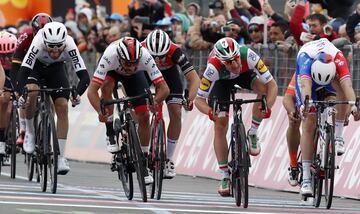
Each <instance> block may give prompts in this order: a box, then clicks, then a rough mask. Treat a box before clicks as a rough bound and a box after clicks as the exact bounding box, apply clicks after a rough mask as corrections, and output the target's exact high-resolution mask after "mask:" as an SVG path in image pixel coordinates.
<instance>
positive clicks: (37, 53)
mask: <svg viewBox="0 0 360 214" xmlns="http://www.w3.org/2000/svg"><path fill="white" fill-rule="evenodd" d="M42 33H43V29H40V30H39V31H38V33H37V34H36V35H35V37H34V39H33V41H32V43H31V45H30V48H29V50H28V52H27V53H26V55H25V57H24V60H23V62H22V64H21V66H24V67H27V68H29V69H33V68H34V64H35V61H36V60H38V61H39V62H41V63H42V64H43V65H45V66H48V65H50V64H52V63H55V62H64V61H71V62H72V63H71V64H72V66H73V68H74V70H75V71H76V72H78V71H80V70H86V67H85V64H84V61H83V59H82V57H81V56H80V52H79V50H78V48H77V46H76V44H75V42H74V39H73V38H72V37H71V36H69V35H68V36H67V37H66V40H65V49H64V51H63V52H62V53H61V55H60V56H59V57H58V58H57V59H52V58H51V57H50V56H49V53H48V51H47V47H46V45H45V42H44V40H43V38H42Z"/></svg>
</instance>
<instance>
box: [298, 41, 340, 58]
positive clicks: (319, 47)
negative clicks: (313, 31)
mask: <svg viewBox="0 0 360 214" xmlns="http://www.w3.org/2000/svg"><path fill="white" fill-rule="evenodd" d="M339 51H340V50H339V49H337V48H336V47H335V45H334V44H333V43H331V42H330V41H329V40H328V39H326V38H323V39H319V40H315V41H311V42H308V43H306V44H305V45H303V46H302V47H301V49H300V50H299V53H298V56H297V57H298V58H299V56H300V55H304V54H306V55H308V56H309V57H310V58H312V59H314V58H315V57H316V55H317V54H318V53H320V52H324V53H327V54H329V55H331V56H332V57H333V59H334V58H335V56H336V54H337V53H338V52H339Z"/></svg>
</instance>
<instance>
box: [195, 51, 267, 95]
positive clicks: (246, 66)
mask: <svg viewBox="0 0 360 214" xmlns="http://www.w3.org/2000/svg"><path fill="white" fill-rule="evenodd" d="M240 59H241V72H240V74H234V73H232V72H230V71H228V70H226V67H225V65H224V64H223V63H222V62H221V61H220V60H219V59H218V58H217V57H215V50H212V51H211V53H210V55H209V58H208V65H207V67H206V70H205V72H204V75H203V77H202V79H201V82H200V87H199V90H198V93H197V95H198V96H200V97H203V98H208V97H209V94H210V92H211V90H212V89H213V87H214V84H215V82H216V81H218V80H226V79H228V80H230V79H236V78H237V77H239V76H240V75H241V74H244V73H246V72H255V73H256V76H257V78H259V79H260V81H261V82H262V83H264V84H266V83H268V82H269V81H271V80H272V79H273V77H272V75H271V73H270V71H269V70H268V68H267V67H266V65H265V64H264V62H263V61H262V60H261V59H260V57H259V56H258V55H257V54H256V53H255V52H254V51H252V50H251V49H249V48H248V47H246V46H240Z"/></svg>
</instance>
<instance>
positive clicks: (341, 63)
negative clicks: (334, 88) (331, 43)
mask: <svg viewBox="0 0 360 214" xmlns="http://www.w3.org/2000/svg"><path fill="white" fill-rule="evenodd" d="M335 64H337V65H339V66H343V65H344V64H345V62H344V61H342V60H340V59H336V60H335Z"/></svg>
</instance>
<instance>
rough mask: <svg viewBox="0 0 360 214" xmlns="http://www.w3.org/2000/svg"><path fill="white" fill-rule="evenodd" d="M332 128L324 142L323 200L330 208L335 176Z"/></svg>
mask: <svg viewBox="0 0 360 214" xmlns="http://www.w3.org/2000/svg"><path fill="white" fill-rule="evenodd" d="M334 139H335V138H334V129H333V127H330V128H329V130H328V132H327V139H326V143H325V159H324V163H325V164H324V168H325V178H324V185H325V201H326V208H327V209H330V207H331V204H332V198H333V192H334V177H335V142H334V141H335V140H334Z"/></svg>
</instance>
